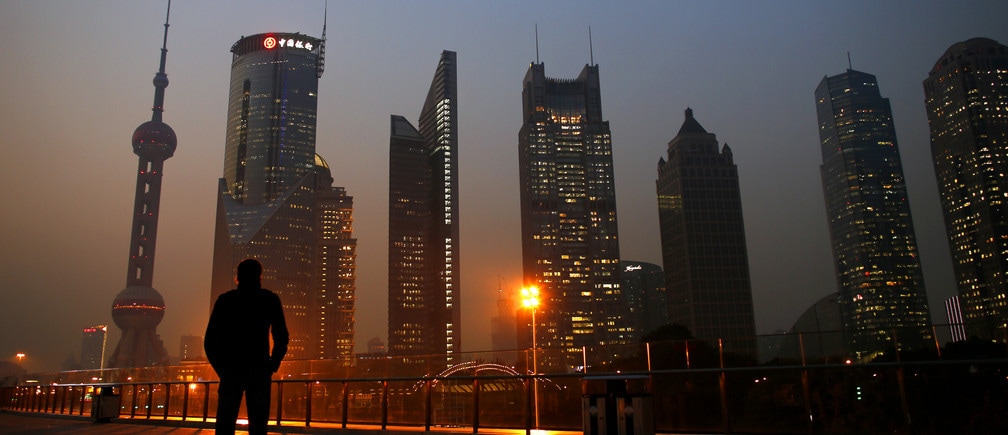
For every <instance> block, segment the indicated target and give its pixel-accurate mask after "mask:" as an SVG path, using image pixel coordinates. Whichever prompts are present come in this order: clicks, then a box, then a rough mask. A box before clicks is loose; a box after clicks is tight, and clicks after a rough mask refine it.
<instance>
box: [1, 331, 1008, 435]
mask: <svg viewBox="0 0 1008 435" xmlns="http://www.w3.org/2000/svg"><path fill="white" fill-rule="evenodd" d="M792 338H795V337H788V338H787V339H792ZM796 338H797V340H796V342H797V344H798V345H799V346H798V349H801V348H802V347H803V346H802V344H803V343H806V342H807V341H808V340H804V339H803V338H802V337H796ZM718 344H720V343H717V344H715V343H710V342H703V341H700V340H677V341H670V342H665V343H650V344H647V345H642V346H640V347H639V349H638V351H639V353H638V354H637V356H636V357H633V358H627V359H626V360H622V361H617V362H614V363H613V364H612V365H611V366H609V367H607V368H608V369H610V370H606V371H602V370H595V369H594V368H593V367H588V372H587V373H585V372H584V371H582V372H569V371H559V370H558V371H549V368H550V367H551V366H549V365H545V366H542V365H541V366H540V368H543V367H545V370H546V372H544V373H540V374H530V373H529V372H528V371H526V370H525V369H524V368H523V365H524V364H525V361H528V358H529V357H534V356H536V354H538V356H539V357H540V358H543V359H542V360H540V361H543V360H546V361H549V360H550V358H551V357H555V358H553V359H554V360H559V359H560V356H557V355H554V354H552V352H554V351H553V350H549V349H537V350H535V351H534V352H532V355H529V353H530V352H525V351H516V352H514V353H513V354H512V355H511V356H510V357H511V358H513V359H512V361H513V363H512V364H501V363H486V362H482V361H480V360H485V359H486V357H489V355H483V357H484V358H476V357H474V358H471V359H473V360H476V361H474V362H469V363H464V364H457V365H455V366H452V368H450V369H447V370H442V371H440V372H438V373H436V374H426V373H431V372H433V370H431V368H430V366H429V365H426V363H428V362H429V361H424V360H418V359H417V358H415V357H414V358H411V359H409V360H408V361H407V360H402V361H399V360H396V359H393V358H375V359H371V360H361V361H358V362H357V363H356V365H355V366H353V367H349V366H348V365H347V364H346V363H345V362H339V361H331V362H318V361H314V362H308V361H301V362H299V361H292V362H289V363H288V362H285V363H284V370H283V371H282V372H281V373H279V374H278V376H277V378H276V379H275V380H274V381H273V387H272V405H271V409H270V423H271V424H275V425H296V426H304V427H312V426H322V427H332V428H346V427H348V426H356V425H367V426H370V427H373V428H375V429H378V428H380V429H383V430H384V429H386V428H389V427H412V428H423V429H424V430H430V429H431V428H432V427H455V428H463V429H466V430H471V431H472V432H473V433H476V432H478V431H479V430H480V429H482V428H504V429H518V430H521V429H524V430H526V431H530V430H531V429H536V428H540V429H551V430H576V431H581V430H584V431H585V432H586V433H588V432H590V430H589V429H590V427H589V426H590V425H589V424H588V420H589V419H588V416H589V411H588V410H589V408H590V406H593V405H594V404H595V403H596V402H594V400H595V399H596V398H606V399H610V400H609V401H607V402H606V403H609V404H612V403H615V400H613V399H623V398H625V399H627V400H625V401H624V402H621V403H624V404H628V403H631V402H630V399H631V398H634V399H641V400H640V401H639V402H633V403H641V404H642V405H641V406H646V409H636V410H635V412H637V413H638V414H637V415H638V416H640V414H642V413H648V412H649V411H650V415H648V416H646V417H647V418H648V419H650V421H651V422H652V426H651V427H653V430H655V431H657V432H661V433H681V432H690V433H725V434H728V433H750V434H752V433H817V434H831V433H866V434H871V433H893V432H898V433H919V434H929V433H934V434H939V433H1008V358H1006V356H1005V354H1004V345H1003V344H1000V343H993V342H987V343H980V344H979V345H978V346H979V347H978V348H977V349H973V350H972V351H970V352H963V350H962V349H960V348H956V347H955V346H951V345H950V346H947V347H946V348H944V349H942V348H936V349H933V350H926V351H921V352H914V351H903V352H899V351H897V352H894V353H891V354H886V355H881V356H878V357H876V358H875V359H874V360H873V361H872V362H858V361H857V360H856V359H851V358H847V357H844V356H843V355H833V356H828V357H807V356H806V357H804V358H801V360H800V361H794V360H792V359H786V358H784V359H782V358H777V359H774V360H771V361H767V362H763V363H756V362H755V361H754V359H746V358H739V357H737V356H732V355H731V354H729V353H726V352H723V351H722V350H721V349H722V346H719V345H718ZM586 351H587V349H586ZM609 351H612V350H609ZM620 352H623V353H624V354H630V351H629V350H625V351H624V350H621V351H620ZM802 355H803V356H805V355H806V354H804V353H802ZM470 356H471V357H472V356H473V355H470ZM498 357H499V356H498ZM498 359H499V358H498ZM586 359H588V358H586ZM411 373H420V374H411ZM35 378H36V379H34V380H36V382H30V383H25V382H22V383H20V384H19V385H17V386H11V387H4V388H0V400H2V406H0V407H2V408H3V409H7V410H13V411H20V412H33V413H49V414H73V415H88V414H89V413H90V410H91V407H92V405H93V403H94V401H95V400H96V398H97V397H98V395H97V390H98V389H99V388H110V389H111V390H112V391H113V392H114V394H116V395H117V396H118V398H119V406H120V408H119V413H118V414H119V418H120V419H132V420H145V421H155V422H156V421H158V420H161V421H168V420H172V421H187V422H194V423H195V422H199V423H206V422H211V421H213V419H214V414H215V410H216V403H217V392H216V384H217V381H216V380H215V376H214V375H213V372H212V370H211V369H210V368H209V366H208V365H206V364H188V365H181V366H171V367H159V368H153V369H134V370H106V371H101V372H97V371H80V372H62V373H57V374H51V375H46V376H36V377H35ZM97 400H100V399H97ZM598 403H601V402H598ZM629 408H630V407H629V406H627V409H629ZM624 411H626V410H625V409H624V410H621V411H620V412H624ZM621 415H622V414H621Z"/></svg>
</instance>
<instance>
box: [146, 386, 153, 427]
mask: <svg viewBox="0 0 1008 435" xmlns="http://www.w3.org/2000/svg"><path fill="white" fill-rule="evenodd" d="M152 412H154V384H150V385H148V386H147V412H146V415H147V420H150V413H152Z"/></svg>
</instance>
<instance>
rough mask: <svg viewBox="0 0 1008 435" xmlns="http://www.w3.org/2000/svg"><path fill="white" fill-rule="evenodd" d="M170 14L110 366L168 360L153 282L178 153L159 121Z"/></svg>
mask: <svg viewBox="0 0 1008 435" xmlns="http://www.w3.org/2000/svg"><path fill="white" fill-rule="evenodd" d="M170 13H171V1H170V0H169V2H168V14H170ZM168 14H166V16H165V24H164V27H165V30H164V42H163V43H162V45H161V68H160V69H159V70H158V72H157V74H155V75H154V108H153V111H154V114H153V115H152V116H151V120H150V121H148V122H145V123H143V124H140V126H139V127H137V129H136V131H134V132H133V152H134V153H135V154H136V155H137V156H139V157H140V163H139V165H138V167H137V181H136V196H135V200H134V203H133V229H132V235H131V237H130V248H129V263H128V264H129V265H128V268H127V271H126V289H124V290H123V291H121V292H119V294H118V295H116V298H115V300H114V301H113V302H112V320H113V321H115V324H116V326H118V327H119V329H120V330H122V336H121V337H120V339H119V344H118V345H117V346H116V350H115V352H114V353H113V354H112V359H111V360H110V361H109V367H118V368H127V367H147V366H152V365H163V364H166V363H167V361H168V356H167V354H166V352H165V350H164V344H163V343H162V342H161V339H160V337H158V335H157V331H156V329H157V325H158V324H159V323H161V318H162V317H164V310H165V304H164V299H163V298H162V297H161V294H160V293H158V291H157V290H154V288H153V287H152V286H151V284H152V282H153V275H154V247H155V244H156V242H157V223H158V214H159V212H160V202H161V175H162V168H163V167H164V161H165V160H166V159H168V158H169V157H171V156H172V155H173V154H175V145H176V138H175V132H174V131H173V130H172V128H171V127H169V126H168V124H165V123H164V122H161V113H162V112H163V111H164V95H165V88H166V87H168V75H167V74H165V58H166V56H167V54H168V49H167V45H168Z"/></svg>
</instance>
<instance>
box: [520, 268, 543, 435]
mask: <svg viewBox="0 0 1008 435" xmlns="http://www.w3.org/2000/svg"><path fill="white" fill-rule="evenodd" d="M521 296H522V306H523V307H525V308H527V309H529V310H531V311H532V373H533V374H534V375H535V377H533V378H532V389H533V393H532V394H533V399H532V401H533V402H534V403H535V427H536V429H539V377H538V376H539V364H538V358H537V356H536V354H537V353H538V351H539V346H538V345H537V344H536V318H535V314H536V308H538V307H539V288H538V287H535V286H532V287H525V288H523V289H521Z"/></svg>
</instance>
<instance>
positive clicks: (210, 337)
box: [203, 298, 222, 376]
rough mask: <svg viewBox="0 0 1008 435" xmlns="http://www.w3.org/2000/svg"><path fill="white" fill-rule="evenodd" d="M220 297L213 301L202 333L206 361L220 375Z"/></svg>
mask: <svg viewBox="0 0 1008 435" xmlns="http://www.w3.org/2000/svg"><path fill="white" fill-rule="evenodd" d="M219 307H220V298H218V299H217V301H215V302H214V306H213V310H212V311H211V312H210V321H208V322H207V328H206V332H205V333H204V334H203V352H204V353H205V354H206V357H207V362H209V363H210V366H211V367H213V369H214V371H215V372H217V374H218V376H219V375H220V369H221V366H220V363H221V358H220V357H221V353H220V352H221V351H222V349H221V334H220V332H221V331H220V329H221V320H222V319H221V316H222V314H221V313H220V308H219Z"/></svg>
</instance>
